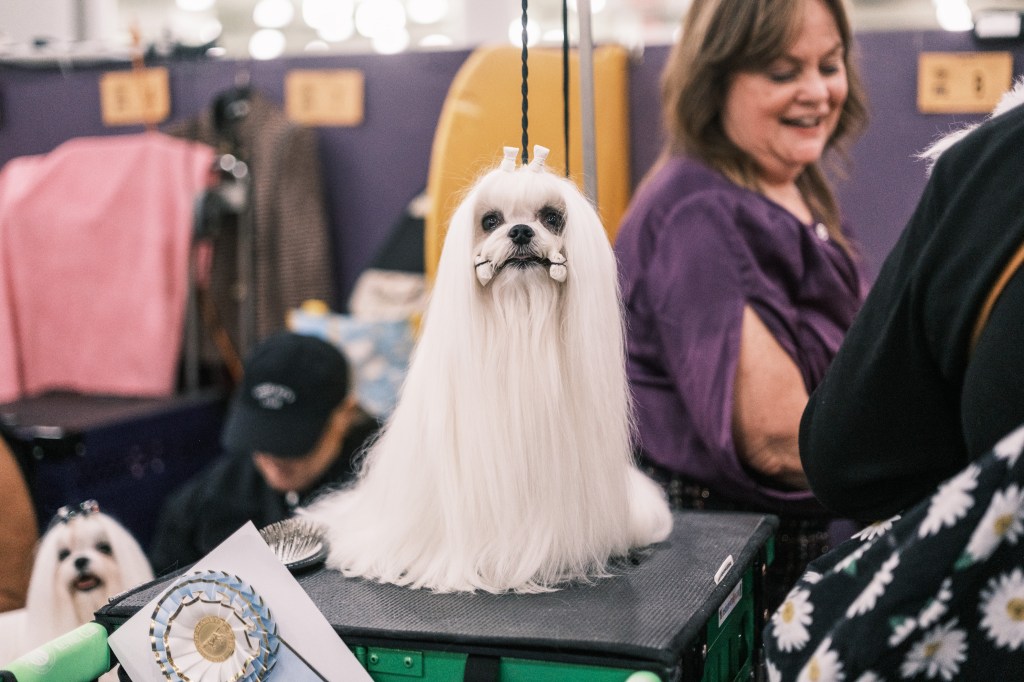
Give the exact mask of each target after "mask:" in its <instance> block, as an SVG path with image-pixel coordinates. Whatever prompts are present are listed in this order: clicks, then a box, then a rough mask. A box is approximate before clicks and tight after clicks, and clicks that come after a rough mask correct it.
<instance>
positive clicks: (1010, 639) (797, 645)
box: [764, 427, 1024, 682]
mask: <svg viewBox="0 0 1024 682" xmlns="http://www.w3.org/2000/svg"><path fill="white" fill-rule="evenodd" d="M1022 447H1024V427H1020V428H1018V429H1017V430H1016V431H1014V432H1013V433H1011V434H1010V435H1008V436H1007V437H1005V438H1004V439H1003V440H1001V441H1000V442H999V443H998V444H997V445H996V446H995V447H994V448H993V450H991V451H990V452H989V453H987V454H986V455H985V456H983V457H981V458H979V459H978V460H976V461H974V462H972V463H970V464H968V465H967V466H966V467H965V468H964V469H963V470H962V471H961V472H960V473H959V474H957V475H956V476H954V477H952V478H950V479H948V480H947V481H945V482H944V483H942V484H941V485H940V486H939V487H938V489H937V490H936V491H935V492H934V493H933V494H932V496H931V497H929V498H928V499H925V500H923V501H921V502H920V503H918V504H917V505H916V506H914V507H912V508H911V509H909V510H908V511H907V512H905V513H904V514H902V515H901V516H895V517H893V518H891V519H888V520H886V521H880V522H877V523H874V524H872V525H870V526H868V527H867V528H865V529H864V530H863V531H861V532H860V533H858V534H857V535H856V536H854V537H853V538H851V539H850V540H848V541H847V542H845V543H843V544H842V545H840V546H839V547H837V548H836V549H834V550H833V551H831V552H829V553H828V554H826V555H824V556H823V557H821V558H820V559H818V560H816V561H814V562H812V563H811V564H810V565H809V567H808V570H807V572H806V573H804V575H803V576H802V577H801V578H800V580H799V581H798V582H797V584H796V585H795V586H794V587H793V589H792V590H791V591H790V593H789V595H788V596H787V597H786V600H785V601H784V602H783V604H782V606H781V607H779V609H778V610H777V611H776V612H775V614H774V615H773V616H772V618H771V620H770V622H769V623H768V624H767V626H766V627H765V630H764V642H765V654H766V664H767V672H768V679H769V681H770V682H774V681H776V680H797V681H798V682H804V681H808V682H809V681H812V680H813V681H814V682H829V681H832V682H840V681H842V682H878V681H881V680H886V681H889V682H893V681H894V680H944V681H948V680H981V679H992V680H1010V679H1018V680H1019V679H1022V675H1024V672H1022V671H1024V541H1022V537H1024V458H1022V457H1021V450H1022Z"/></svg>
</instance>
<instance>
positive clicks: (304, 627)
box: [107, 523, 372, 682]
mask: <svg viewBox="0 0 1024 682" xmlns="http://www.w3.org/2000/svg"><path fill="white" fill-rule="evenodd" d="M204 570H205V571H223V572H225V573H228V574H231V575H235V576H238V578H240V579H241V580H243V581H245V582H246V583H248V584H249V585H250V586H251V587H252V588H253V590H255V591H256V593H257V594H259V596H260V597H262V598H263V600H264V602H265V603H266V605H267V606H268V607H269V609H270V612H271V614H272V616H273V618H274V621H275V622H276V623H277V627H278V634H279V636H280V638H281V640H283V643H282V648H283V647H284V646H285V644H284V643H287V646H288V647H290V648H291V649H292V650H293V651H294V653H295V654H298V656H300V657H301V658H302V659H304V660H305V661H306V663H308V665H310V666H311V667H312V668H313V669H314V670H316V671H317V672H318V673H319V674H320V675H321V676H322V677H323V678H324V679H326V680H327V681H328V682H342V681H344V682H350V681H355V682H360V681H362V682H372V678H371V677H370V675H369V673H367V672H366V671H365V670H364V669H363V667H362V666H361V665H359V661H357V660H356V657H355V656H354V655H353V654H352V652H351V651H350V650H349V648H348V647H347V646H346V645H345V643H344V642H343V641H342V640H341V638H340V637H339V636H338V634H337V633H336V632H335V631H334V628H332V627H331V625H330V623H328V622H327V619H326V618H324V616H323V614H322V613H320V610H319V609H318V608H317V607H316V605H315V604H313V601H312V600H311V599H310V598H309V595H307V594H306V592H305V591H304V590H303V589H302V587H301V586H300V585H299V583H298V581H296V580H295V578H294V577H293V576H292V574H291V573H290V572H289V571H288V569H287V568H285V566H284V564H282V563H281V562H280V560H278V558H277V557H276V556H275V555H274V552H273V550H271V549H270V547H268V546H267V543H266V542H264V541H263V537H262V536H261V535H260V533H259V531H258V530H256V527H255V526H254V525H253V524H252V523H247V524H246V525H244V526H242V527H241V528H240V529H239V530H237V531H236V532H235V533H234V535H232V536H231V537H229V538H228V539H227V540H225V541H224V542H222V543H221V544H220V545H219V546H218V547H217V548H216V549H214V550H213V551H212V552H210V553H209V554H207V555H206V556H205V557H203V558H202V559H201V560H199V561H198V562H197V563H196V565H195V566H194V567H193V568H192V570H191V571H189V573H192V572H194V571H204ZM172 584H173V583H169V584H168V588H170V586H171V585H172ZM162 596H163V595H162V594H161V595H158V596H157V597H156V598H154V599H153V600H152V601H151V602H150V603H149V604H147V605H146V606H145V607H143V608H142V609H140V610H139V612H138V613H136V614H135V615H134V616H132V617H131V618H130V619H129V620H128V622H126V623H125V624H124V625H122V626H121V627H120V628H118V629H117V630H116V631H115V632H114V633H113V634H112V635H111V636H110V637H109V639H108V640H107V642H108V644H109V645H110V648H111V650H113V652H114V653H115V654H116V655H117V659H118V661H120V662H121V666H122V667H123V668H124V669H125V672H127V673H128V675H129V676H130V677H131V678H132V681H133V682H166V678H165V677H164V676H163V674H162V673H161V672H160V666H159V665H158V664H157V659H156V656H155V655H154V653H153V649H152V647H151V645H150V637H149V629H150V617H151V616H152V614H153V610H154V608H156V604H157V602H158V601H159V600H160V598H161V597H162ZM288 658H289V659H290V658H291V657H290V656H289V657H288ZM287 667H288V666H287V665H286V666H284V667H281V668H280V670H279V669H278V668H277V667H275V668H274V669H273V670H271V672H270V675H269V676H268V677H267V678H265V679H266V680H267V682H286V680H287V678H288V672H287V670H286V669H285V668H287Z"/></svg>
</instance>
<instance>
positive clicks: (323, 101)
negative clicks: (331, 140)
mask: <svg viewBox="0 0 1024 682" xmlns="http://www.w3.org/2000/svg"><path fill="white" fill-rule="evenodd" d="M364 91H365V85H364V81H363V72H362V71H359V70H358V69H329V70H322V69H295V70H292V71H289V72H288V73H287V74H286V75H285V77H284V109H285V113H286V114H287V115H288V118H289V119H291V120H292V121H294V122H295V123H299V124H301V125H310V126H357V125H359V124H361V123H362V122H363V94H364Z"/></svg>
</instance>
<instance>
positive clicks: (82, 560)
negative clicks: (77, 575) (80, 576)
mask: <svg viewBox="0 0 1024 682" xmlns="http://www.w3.org/2000/svg"><path fill="white" fill-rule="evenodd" d="M88 566H89V557H87V556H80V557H78V558H77V559H75V569H76V570H79V571H84V570H85V569H86V568H87V567H88Z"/></svg>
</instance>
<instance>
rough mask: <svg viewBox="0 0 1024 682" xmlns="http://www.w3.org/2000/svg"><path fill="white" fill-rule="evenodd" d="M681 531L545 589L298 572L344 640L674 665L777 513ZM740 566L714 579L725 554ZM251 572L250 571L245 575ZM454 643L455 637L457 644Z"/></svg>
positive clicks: (158, 586) (727, 516)
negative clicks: (508, 590)
mask: <svg viewBox="0 0 1024 682" xmlns="http://www.w3.org/2000/svg"><path fill="white" fill-rule="evenodd" d="M674 520H675V525H674V528H673V531H672V535H671V536H670V537H669V538H668V540H666V541H665V542H663V543H660V544H658V545H655V546H654V547H653V548H651V549H650V550H648V551H646V552H645V553H644V554H643V555H641V556H640V559H639V562H638V563H636V564H631V563H625V565H624V566H619V567H616V569H615V571H614V573H615V575H614V576H613V577H610V578H605V579H601V580H598V581H596V582H595V583H594V584H590V585H577V586H572V587H569V588H566V589H562V590H558V591H555V592H549V593H544V594H529V595H516V594H501V595H491V594H434V593H430V592H425V591H421V590H410V589H407V588H402V587H395V586H394V585H381V584H377V583H373V582H370V581H367V580H362V579H355V578H344V577H342V576H341V574H340V573H338V572H336V571H330V570H325V569H318V570H316V571H313V572H311V573H307V574H300V575H299V576H297V578H298V581H299V583H300V584H301V585H302V587H303V588H304V589H305V590H306V592H307V593H308V594H309V596H310V597H311V598H312V600H313V602H314V603H315V604H316V605H317V607H319V609H320V610H321V611H322V612H323V614H324V616H325V617H326V618H327V620H328V621H329V622H330V623H331V624H332V625H333V626H334V629H335V630H336V631H337V632H338V634H339V635H340V636H341V637H342V638H343V639H344V640H345V641H346V643H348V644H351V645H354V644H362V643H368V642H372V643H376V644H378V645H382V644H383V643H385V642H387V643H390V645H391V646H398V647H401V646H402V645H403V644H410V643H418V644H419V645H421V646H422V645H424V644H427V643H435V645H436V646H435V648H457V647H458V646H469V647H485V648H487V649H490V650H504V651H508V652H517V651H518V652H524V651H532V652H548V653H552V654H562V655H564V654H573V655H588V654H592V655H597V656H602V657H607V656H614V657H623V658H627V659H632V660H640V661H651V662H655V663H658V664H663V665H665V666H671V665H673V664H674V663H675V662H676V661H678V660H679V658H680V656H681V655H682V654H683V653H684V649H685V648H686V647H687V646H688V645H690V644H692V643H693V642H694V641H695V638H696V637H697V636H698V635H699V634H700V633H701V631H702V628H703V627H704V626H705V625H706V624H707V622H708V620H709V618H710V616H711V614H713V613H714V612H715V611H716V610H717V609H718V607H719V605H721V604H722V602H723V601H724V600H725V598H726V596H728V594H729V592H730V591H731V590H732V589H733V588H734V587H735V586H736V584H737V583H738V582H739V581H740V579H741V578H742V576H743V573H744V570H745V569H746V568H747V567H748V566H750V565H751V564H752V563H753V562H754V559H755V558H756V556H757V553H758V551H759V550H760V549H761V548H762V547H763V546H764V545H765V543H766V542H767V540H768V539H769V537H771V535H772V534H773V533H774V531H775V529H776V527H777V525H778V520H777V519H776V518H775V517H774V516H762V515H758V514H746V513H733V512H676V514H675V518H674ZM729 556H731V557H732V560H733V567H732V569H731V570H729V571H728V572H727V573H725V575H724V578H723V579H722V580H721V582H720V583H718V584H717V585H716V584H715V580H714V576H715V574H716V572H718V571H719V569H720V568H721V566H722V564H723V562H725V561H726V560H727V557H729ZM241 577H243V578H244V576H241ZM173 581H174V576H170V577H165V578H160V579H158V580H156V581H154V582H152V583H149V584H147V585H143V586H141V587H139V588H137V589H136V590H134V591H131V592H128V593H126V594H124V595H121V596H120V597H118V598H116V599H115V600H114V601H112V602H111V603H110V604H108V605H106V606H105V607H103V608H102V609H101V610H100V611H99V612H97V614H96V620H97V621H99V622H100V623H102V624H103V625H105V626H106V627H107V628H108V629H110V630H113V629H115V628H116V627H118V626H120V625H121V624H122V623H124V622H125V621H126V620H127V619H128V618H130V617H131V616H132V615H134V614H135V613H136V611H138V610H139V609H141V608H142V607H143V606H145V605H146V604H147V603H149V601H150V600H152V599H154V598H155V597H157V596H158V595H160V594H161V593H162V592H163V591H164V590H165V589H167V588H168V587H169V586H170V584H171V583H172V582H173ZM453 645H455V646H453Z"/></svg>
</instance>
